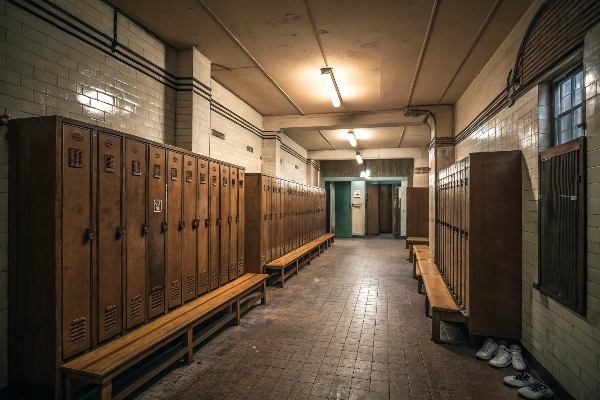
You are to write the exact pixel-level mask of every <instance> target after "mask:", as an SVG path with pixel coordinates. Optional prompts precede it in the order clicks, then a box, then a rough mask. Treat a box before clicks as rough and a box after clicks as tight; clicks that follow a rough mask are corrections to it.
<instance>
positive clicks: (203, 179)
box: [200, 174, 206, 183]
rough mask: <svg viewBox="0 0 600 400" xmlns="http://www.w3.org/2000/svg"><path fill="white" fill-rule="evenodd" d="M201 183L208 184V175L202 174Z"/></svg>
mask: <svg viewBox="0 0 600 400" xmlns="http://www.w3.org/2000/svg"><path fill="white" fill-rule="evenodd" d="M200 183H206V174H200Z"/></svg>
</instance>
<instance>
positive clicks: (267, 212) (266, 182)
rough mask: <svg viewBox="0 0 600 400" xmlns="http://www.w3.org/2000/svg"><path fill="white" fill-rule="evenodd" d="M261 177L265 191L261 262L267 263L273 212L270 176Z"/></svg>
mask: <svg viewBox="0 0 600 400" xmlns="http://www.w3.org/2000/svg"><path fill="white" fill-rule="evenodd" d="M263 179H264V182H263V186H264V193H265V215H264V219H265V224H264V236H265V240H264V254H265V259H264V263H263V264H267V263H269V262H271V229H272V227H271V221H273V214H272V212H271V204H272V197H271V185H272V183H271V177H270V176H264V177H263ZM261 243H263V242H261Z"/></svg>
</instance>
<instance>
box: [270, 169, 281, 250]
mask: <svg viewBox="0 0 600 400" xmlns="http://www.w3.org/2000/svg"><path fill="white" fill-rule="evenodd" d="M278 182H279V178H275V177H272V178H271V213H270V214H269V225H270V226H269V236H270V250H271V258H270V261H273V260H275V259H277V258H279V248H278V247H277V243H278V240H277V236H278V234H279V232H278V231H277V215H278V212H279V211H278V210H279V204H278V203H277V200H278V198H277V186H278Z"/></svg>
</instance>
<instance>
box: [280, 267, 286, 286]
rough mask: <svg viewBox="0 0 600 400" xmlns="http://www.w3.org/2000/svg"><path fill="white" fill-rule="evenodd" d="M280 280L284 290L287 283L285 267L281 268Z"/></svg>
mask: <svg viewBox="0 0 600 400" xmlns="http://www.w3.org/2000/svg"><path fill="white" fill-rule="evenodd" d="M279 280H280V281H281V288H282V289H283V285H284V281H285V267H283V268H281V278H279Z"/></svg>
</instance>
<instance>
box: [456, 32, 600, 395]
mask: <svg viewBox="0 0 600 400" xmlns="http://www.w3.org/2000/svg"><path fill="white" fill-rule="evenodd" d="M515 29H517V30H521V23H520V24H519V25H518V26H517V28H515ZM513 33H514V32H513ZM511 36H512V34H511ZM507 40H511V41H514V39H511V38H510V37H509V39H507ZM503 48H504V44H503V45H502V46H501V47H500V49H499V50H498V51H500V52H501V51H503V50H502V49H503ZM494 57H496V55H495V56H494ZM498 68H499V69H502V68H503V67H502V66H501V65H500V66H499V67H498ZM584 69H585V84H586V119H587V136H588V221H587V225H588V282H587V292H588V295H587V304H588V310H587V313H586V317H585V318H582V317H581V316H579V315H577V314H575V313H573V312H571V311H570V310H568V309H566V308H565V307H563V306H561V305H560V304H558V303H557V302H555V301H554V300H552V299H550V298H548V297H546V296H543V295H541V294H540V292H539V291H538V290H535V289H533V287H532V283H533V282H537V279H538V226H537V221H538V202H537V196H538V187H539V186H538V159H537V156H538V151H539V144H540V140H539V139H538V138H539V137H540V134H541V137H542V138H544V136H545V133H546V129H545V128H546V125H547V121H546V120H545V116H544V115H543V112H540V110H542V111H543V110H544V108H545V107H546V106H547V105H548V103H547V96H546V92H545V86H544V85H540V86H539V89H538V87H536V88H533V89H532V90H530V91H529V92H528V93H526V94H525V95H523V96H522V97H521V98H519V99H518V100H517V101H516V103H515V104H514V105H513V106H512V107H511V108H505V109H504V110H502V111H501V112H500V113H498V114H497V115H496V116H495V117H493V118H491V119H490V120H489V121H487V122H486V123H485V124H484V125H483V126H482V127H481V128H480V129H479V130H477V131H476V132H475V133H474V134H473V135H471V136H470V137H469V138H468V139H466V140H464V141H463V142H461V143H459V144H458V145H457V146H456V160H460V159H462V158H464V157H466V156H467V155H468V154H469V153H470V152H482V151H484V152H485V151H498V150H521V151H522V152H523V160H524V161H523V175H522V178H523V180H522V187H523V208H522V216H523V219H522V222H523V231H522V240H523V254H522V256H523V260H522V268H523V273H522V291H523V304H522V316H521V317H522V320H523V332H522V337H521V342H522V343H523V345H524V346H525V347H527V349H528V350H529V351H530V352H531V353H532V354H533V355H534V357H535V358H536V359H537V360H538V361H539V362H541V363H542V365H543V366H544V367H545V368H546V369H547V370H548V371H549V372H550V373H551V374H552V375H553V376H554V378H556V379H557V380H558V382H559V383H560V384H561V385H562V386H563V387H564V388H565V389H566V390H567V391H568V392H569V393H570V394H571V395H573V396H574V397H575V398H577V399H588V400H591V399H599V398H600V388H599V386H598V385H599V382H600V368H599V367H600V217H599V215H600V118H599V117H598V115H599V114H598V111H600V107H599V106H596V104H600V26H597V27H596V28H595V29H594V30H593V31H592V32H591V33H589V34H588V35H587V37H586V41H585V49H584ZM503 73H504V71H503ZM482 74H490V71H482ZM491 75H492V76H493V75H494V74H491ZM488 76H490V75H488ZM501 78H502V79H505V77H503V75H502V74H499V75H498V77H497V79H498V80H499V79H501ZM478 79H479V78H478ZM494 87H496V86H495V85H494V84H493V82H492V81H491V78H490V88H494ZM465 95H466V94H465ZM482 96H483V95H482ZM463 97H464V96H463ZM484 97H485V96H484ZM468 104H469V101H466V100H465V101H463V99H461V101H459V103H458V106H457V115H458V114H459V113H462V115H467V114H469V111H468V110H467V111H464V110H460V107H469V105H468ZM461 105H462V106H461ZM540 114H542V115H540ZM458 123H459V122H458V121H457V124H458ZM456 131H457V132H460V131H459V130H458V129H457V130H456Z"/></svg>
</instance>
